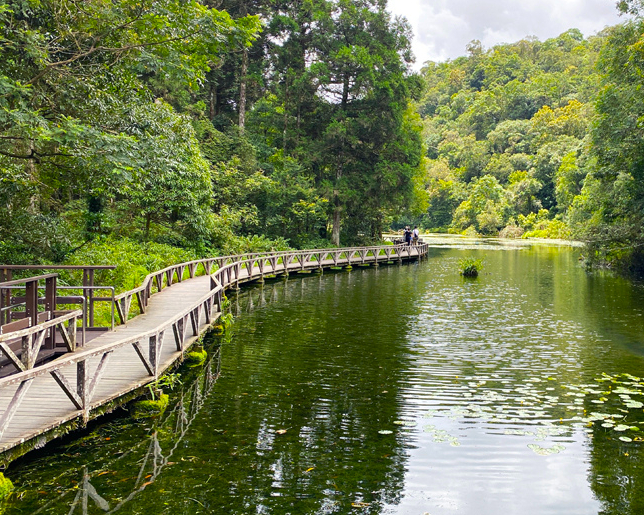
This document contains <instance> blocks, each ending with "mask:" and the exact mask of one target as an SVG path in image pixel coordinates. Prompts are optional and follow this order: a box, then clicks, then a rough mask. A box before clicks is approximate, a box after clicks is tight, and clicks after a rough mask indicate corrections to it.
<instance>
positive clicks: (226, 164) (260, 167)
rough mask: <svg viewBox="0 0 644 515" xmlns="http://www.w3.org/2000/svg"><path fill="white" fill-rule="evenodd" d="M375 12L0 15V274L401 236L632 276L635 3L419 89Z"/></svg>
mask: <svg viewBox="0 0 644 515" xmlns="http://www.w3.org/2000/svg"><path fill="white" fill-rule="evenodd" d="M386 7H387V2H386V0H307V1H297V2H293V1H290V2H289V1H286V0H201V1H198V0H154V1H153V0H114V1H110V2H106V1H103V0H92V1H83V0H12V1H7V0H2V1H0V52H1V54H2V58H1V59H0V197H1V200H0V261H1V262H4V263H8V264H19V263H67V264H79V263H88V262H91V263H94V264H117V265H118V264H121V263H123V262H128V263H130V264H131V265H133V267H134V269H133V271H130V272H128V274H130V275H128V277H127V278H124V279H123V280H124V281H126V282H136V279H137V277H140V276H141V275H145V273H147V271H149V270H151V269H153V268H159V267H161V266H163V265H166V264H169V263H170V262H176V261H177V260H180V259H188V258H191V257H196V256H205V255H215V254H222V253H228V254H231V253H241V252H248V251H262V250H268V249H275V250H282V249H286V248H312V247H329V246H337V245H362V244H370V243H376V242H379V241H381V236H382V233H383V232H385V231H388V230H391V229H398V228H400V227H401V226H402V225H404V224H409V223H415V224H418V225H420V226H421V227H422V228H423V229H425V230H431V231H439V232H452V233H459V234H460V233H463V234H471V235H475V234H476V235H483V236H501V237H507V238H518V237H546V238H562V239H577V240H581V241H584V242H586V243H587V250H586V257H587V258H588V262H589V264H597V265H606V264H607V265H610V266H613V267H616V268H621V269H622V270H625V271H626V270H627V271H631V272H638V271H639V272H641V270H642V269H644V252H643V251H642V245H643V244H644V233H643V231H642V227H643V222H644V191H643V187H642V175H643V174H644V152H642V150H644V148H643V147H644V134H643V131H644V122H643V120H644V100H643V99H642V96H641V94H640V88H641V86H642V84H643V83H644V78H643V77H644V74H643V71H644V37H643V36H642V34H643V33H644V17H643V14H644V3H643V2H642V1H641V0H630V1H622V2H619V3H618V5H617V8H618V9H619V10H620V11H621V12H623V13H624V23H623V24H620V25H618V26H615V27H611V28H607V29H605V30H604V31H602V32H601V33H599V34H596V35H593V36H590V37H587V38H585V37H584V36H583V35H582V34H581V33H580V32H579V31H578V30H576V29H571V30H569V31H567V32H565V33H563V34H561V35H560V36H558V37H556V38H553V39H548V40H546V41H543V42H542V41H539V40H537V39H536V38H526V39H524V40H522V41H519V42H516V43H513V44H503V45H498V46H495V47H493V48H484V47H483V46H482V45H481V44H480V42H478V41H472V42H470V43H469V44H468V45H467V48H466V49H464V53H465V55H464V56H463V57H459V58H458V59H454V60H449V61H446V62H441V63H433V62H427V63H424V65H423V67H422V69H421V71H420V72H419V73H416V72H414V71H413V67H412V65H413V62H414V56H413V54H412V51H411V37H412V36H411V29H410V25H409V24H408V22H407V21H406V20H405V19H403V18H398V17H394V16H393V15H391V14H390V13H389V12H387V10H386Z"/></svg>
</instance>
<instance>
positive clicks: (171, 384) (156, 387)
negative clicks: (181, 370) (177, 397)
mask: <svg viewBox="0 0 644 515" xmlns="http://www.w3.org/2000/svg"><path fill="white" fill-rule="evenodd" d="M180 385H181V374H172V373H171V374H165V375H163V376H161V377H160V378H159V379H157V380H156V381H155V382H154V383H150V384H149V385H148V390H149V391H150V396H151V397H152V400H155V399H156V396H155V393H156V392H161V393H163V389H164V388H168V389H170V390H174V389H175V387H177V386H180Z"/></svg>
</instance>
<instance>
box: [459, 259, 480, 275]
mask: <svg viewBox="0 0 644 515" xmlns="http://www.w3.org/2000/svg"><path fill="white" fill-rule="evenodd" d="M458 266H459V267H460V269H461V272H460V273H461V275H462V276H463V277H478V275H479V270H481V269H482V268H483V261H481V260H480V259H474V258H473V257H469V258H464V259H461V260H460V261H459V262H458Z"/></svg>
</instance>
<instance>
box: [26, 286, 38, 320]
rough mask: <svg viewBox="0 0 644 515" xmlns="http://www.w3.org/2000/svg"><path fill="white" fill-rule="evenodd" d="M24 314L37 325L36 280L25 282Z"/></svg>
mask: <svg viewBox="0 0 644 515" xmlns="http://www.w3.org/2000/svg"><path fill="white" fill-rule="evenodd" d="M25 316H26V317H27V318H29V319H30V320H31V325H32V326H33V325H38V281H26V282H25Z"/></svg>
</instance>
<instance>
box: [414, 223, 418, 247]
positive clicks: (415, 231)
mask: <svg viewBox="0 0 644 515" xmlns="http://www.w3.org/2000/svg"><path fill="white" fill-rule="evenodd" d="M419 236H420V232H419V231H418V226H417V225H415V226H414V232H413V239H414V245H418V237H419Z"/></svg>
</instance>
